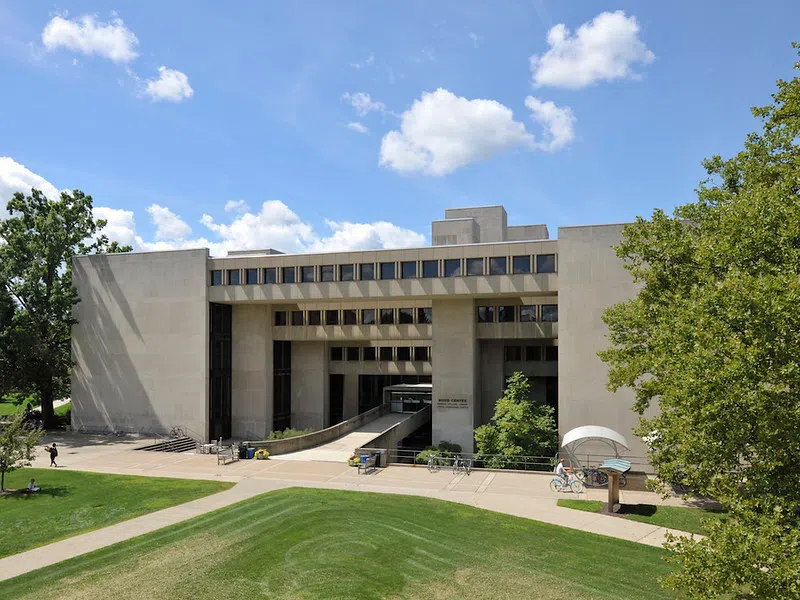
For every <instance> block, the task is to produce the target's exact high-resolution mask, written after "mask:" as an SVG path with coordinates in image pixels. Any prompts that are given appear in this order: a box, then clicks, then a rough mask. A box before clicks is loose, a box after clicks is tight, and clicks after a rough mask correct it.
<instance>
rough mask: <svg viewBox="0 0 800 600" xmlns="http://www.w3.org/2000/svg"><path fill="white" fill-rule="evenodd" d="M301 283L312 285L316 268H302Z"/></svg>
mask: <svg viewBox="0 0 800 600" xmlns="http://www.w3.org/2000/svg"><path fill="white" fill-rule="evenodd" d="M300 281H302V282H303V283H312V282H313V281H314V267H300Z"/></svg>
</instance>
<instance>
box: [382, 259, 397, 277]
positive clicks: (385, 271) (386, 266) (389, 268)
mask: <svg viewBox="0 0 800 600" xmlns="http://www.w3.org/2000/svg"><path fill="white" fill-rule="evenodd" d="M381 279H394V263H381Z"/></svg>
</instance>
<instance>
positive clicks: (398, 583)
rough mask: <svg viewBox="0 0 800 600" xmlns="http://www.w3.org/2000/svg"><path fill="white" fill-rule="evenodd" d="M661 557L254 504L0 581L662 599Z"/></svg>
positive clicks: (381, 497) (408, 512)
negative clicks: (660, 584) (658, 580)
mask: <svg viewBox="0 0 800 600" xmlns="http://www.w3.org/2000/svg"><path fill="white" fill-rule="evenodd" d="M664 555H665V551H664V550H662V549H660V548H653V547H650V546H644V545H640V544H635V543H633V542H627V541H623V540H617V539H613V538H608V537H604V536H599V535H593V534H589V533H583V532H580V531H576V530H572V529H565V528H562V527H556V526H554V525H547V524H543V523H538V522H536V521H529V520H526V519H521V518H517V517H511V516H508V515H501V514H497V513H492V512H489V511H485V510H481V509H477V508H473V507H470V506H464V505H460V504H454V503H449V502H443V501H440V500H432V499H428V498H419V497H412V496H398V495H393V494H372V493H361V492H346V491H338V490H312V489H300V488H294V489H288V490H280V491H276V492H272V493H269V494H264V495H262V496H258V497H256V498H252V499H250V500H247V501H244V502H241V503H238V504H235V505H233V506H230V507H227V508H224V509H221V510H218V511H215V512H213V513H209V514H207V515H203V516H201V517H198V518H195V519H192V520H189V521H186V522H184V523H179V524H177V525H173V526H171V527H167V528H165V529H162V530H159V531H156V532H153V533H150V534H147V535H144V536H141V537H138V538H135V539H132V540H128V541H126V542H123V543H121V544H117V545H115V546H111V547H109V548H106V549H102V550H98V551H95V552H93V553H91V554H88V555H86V556H83V557H77V558H74V559H72V560H69V561H65V562H63V563H59V564H57V565H53V566H52V567H48V568H45V569H42V570H40V571H36V572H33V573H29V574H27V575H23V576H21V577H18V578H16V579H12V580H9V581H6V582H4V583H3V588H2V590H3V594H5V595H6V596H7V597H9V598H15V599H16V600H22V599H36V600H38V599H40V598H69V599H78V598H80V599H81V600H92V599H98V600H99V599H106V598H114V600H127V599H130V600H133V599H138V598H148V599H150V600H161V599H163V600H174V599H175V598H192V600H204V599H209V600H211V599H213V600H219V598H225V599H226V600H236V599H243V600H244V599H246V600H251V599H253V598H272V599H286V600H288V599H301V598H302V599H307V600H311V599H319V598H337V599H357V600H368V599H373V598H375V599H378V598H390V599H395V600H399V599H413V598H419V599H428V598H434V599H458V598H461V599H465V600H467V599H468V600H473V599H478V598H480V599H511V598H541V599H559V600H561V599H563V598H570V600H586V599H590V598H596V599H600V598H615V599H626V598H630V599H634V598H635V599H640V598H648V599H659V598H674V596H672V595H671V594H669V593H667V592H665V591H664V590H662V589H660V588H659V586H658V584H657V582H656V580H657V578H658V577H660V576H663V575H665V574H666V573H667V570H668V565H667V564H666V563H665V562H664V561H663V560H662V558H663V556H664Z"/></svg>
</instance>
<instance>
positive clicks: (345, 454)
mask: <svg viewBox="0 0 800 600" xmlns="http://www.w3.org/2000/svg"><path fill="white" fill-rule="evenodd" d="M414 416H415V415H414V414H404V413H389V414H387V415H384V416H382V417H378V418H377V419H375V420H374V421H372V422H370V423H367V424H366V425H364V426H363V427H360V428H359V429H357V430H355V431H352V432H350V433H348V434H345V435H343V436H342V437H340V438H337V439H335V440H333V441H331V442H328V443H326V444H322V445H321V446H316V447H315V448H309V449H308V450H300V451H298V452H291V453H289V454H281V455H280V456H276V457H275V460H309V461H310V460H313V461H318V460H321V461H329V462H341V463H344V462H346V461H347V459H348V458H350V457H351V456H352V455H353V450H354V449H355V448H364V447H369V446H370V444H371V443H372V442H373V441H374V440H376V439H377V438H379V437H381V436H382V435H384V434H385V433H386V432H387V431H389V430H390V429H392V428H394V427H396V426H398V425H400V424H401V423H403V422H404V421H408V420H409V419H413V418H414Z"/></svg>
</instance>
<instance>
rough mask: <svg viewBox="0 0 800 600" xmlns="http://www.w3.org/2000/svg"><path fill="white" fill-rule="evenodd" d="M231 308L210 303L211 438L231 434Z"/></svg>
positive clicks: (228, 305) (226, 436) (226, 305)
mask: <svg viewBox="0 0 800 600" xmlns="http://www.w3.org/2000/svg"><path fill="white" fill-rule="evenodd" d="M220 283H222V271H220ZM231 309H232V307H231V305H230V304H211V339H210V340H209V341H210V346H211V347H210V348H209V354H210V359H211V365H210V366H211V373H210V376H211V379H210V381H209V387H210V394H209V396H210V398H209V400H210V406H209V409H210V410H209V412H210V414H209V432H210V434H211V436H212V437H214V438H218V437H225V438H228V437H230V435H231V420H232V410H231V408H232V403H231V371H232V366H231V329H232V319H231V315H232V310H231Z"/></svg>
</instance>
